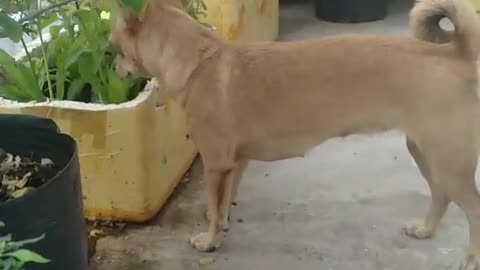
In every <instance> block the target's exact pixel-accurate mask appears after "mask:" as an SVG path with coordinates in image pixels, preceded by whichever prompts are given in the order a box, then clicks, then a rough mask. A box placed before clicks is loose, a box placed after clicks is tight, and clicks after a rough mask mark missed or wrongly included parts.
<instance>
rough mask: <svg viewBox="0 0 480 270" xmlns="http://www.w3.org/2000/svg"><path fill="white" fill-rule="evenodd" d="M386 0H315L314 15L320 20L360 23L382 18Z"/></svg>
mask: <svg viewBox="0 0 480 270" xmlns="http://www.w3.org/2000/svg"><path fill="white" fill-rule="evenodd" d="M387 7H388V0H315V15H316V16H317V18H319V19H320V20H324V21H329V22H339V23H360V22H370V21H376V20H381V19H384V18H385V16H386V15H387Z"/></svg>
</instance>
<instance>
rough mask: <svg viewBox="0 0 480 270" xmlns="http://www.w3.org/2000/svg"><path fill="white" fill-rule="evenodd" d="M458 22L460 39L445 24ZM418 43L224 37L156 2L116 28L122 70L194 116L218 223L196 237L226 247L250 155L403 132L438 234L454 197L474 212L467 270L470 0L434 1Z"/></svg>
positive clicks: (473, 196) (274, 156) (284, 153)
mask: <svg viewBox="0 0 480 270" xmlns="http://www.w3.org/2000/svg"><path fill="white" fill-rule="evenodd" d="M443 17H448V18H449V19H450V20H451V21H452V22H453V23H454V25H455V28H456V30H455V32H452V33H450V32H446V31H444V30H442V29H441V28H440V27H439V25H438V22H439V20H440V19H441V18H443ZM411 20H412V29H413V32H414V34H415V36H416V38H393V37H381V36H341V37H328V38H323V39H319V40H313V41H304V42H289V43H275V42H272V43H255V44H246V45H238V44H231V43H228V42H224V41H221V40H220V39H219V38H218V37H217V36H216V35H215V34H214V33H213V32H212V31H210V30H207V29H206V28H204V27H202V26H200V25H199V24H198V23H196V22H195V21H194V20H192V19H191V18H190V17H189V16H188V15H187V14H186V13H184V12H183V11H182V3H181V2H180V1H175V0H168V1H167V0H151V1H150V4H149V6H148V8H147V10H146V12H145V14H144V16H142V17H141V18H138V17H135V16H133V15H132V14H130V13H129V12H126V11H125V10H122V12H121V13H120V16H119V17H118V19H117V21H116V23H115V27H114V30H113V33H112V43H113V44H114V45H115V47H116V49H117V50H118V53H119V55H118V56H117V71H118V72H119V73H121V74H123V75H129V74H130V75H143V76H149V77H156V78H158V79H159V80H160V81H161V83H162V86H164V87H165V88H166V89H167V90H168V91H169V93H170V94H171V95H172V96H174V97H176V98H177V99H178V100H179V101H180V102H181V103H182V104H183V106H184V107H185V110H186V112H187V113H188V115H189V121H190V122H189V123H190V127H191V132H192V133H191V137H192V139H193V140H194V142H195V144H196V145H197V147H198V149H199V151H200V153H201V156H202V158H203V162H204V165H205V179H206V183H207V186H208V191H209V204H208V209H209V213H210V215H209V216H210V226H209V229H208V231H207V232H205V233H201V234H198V235H197V236H195V237H193V238H192V239H191V244H192V245H193V247H195V248H196V249H198V250H201V251H211V250H214V249H216V248H217V247H219V246H220V243H221V242H222V239H223V237H224V233H223V231H224V230H225V229H226V228H227V222H228V215H229V210H230V205H231V201H232V197H234V196H235V192H236V186H237V185H238V182H239V178H240V176H241V173H242V170H243V168H244V167H245V164H246V162H247V160H264V161H274V160H279V159H285V158H292V157H297V156H303V155H304V153H305V152H306V151H307V150H309V149H310V148H312V147H314V146H316V145H318V144H320V143H322V142H323V141H325V140H327V139H329V138H332V137H336V136H346V135H349V134H352V133H370V132H379V131H383V130H387V129H399V130H401V131H403V132H404V133H405V134H406V135H407V140H406V141H407V147H408V150H409V151H410V153H411V154H412V156H413V157H414V159H415V160H416V162H417V164H418V166H419V168H420V170H421V172H422V174H423V176H424V177H425V178H426V180H427V181H428V184H429V185H430V188H431V192H432V204H431V206H430V209H429V211H428V213H427V215H426V217H425V219H424V220H422V221H420V222H413V223H408V224H407V225H406V226H405V231H406V233H407V234H408V235H409V236H412V237H415V238H427V237H430V236H431V235H432V234H433V232H434V231H435V229H436V227H437V225H438V223H439V221H440V219H441V218H442V216H443V215H444V214H445V212H446V210H447V207H448V205H449V203H450V202H451V201H453V202H454V203H456V204H458V205H459V206H460V207H461V208H462V209H463V211H464V212H465V214H466V217H467V219H468V222H469V226H470V246H469V250H468V256H467V259H466V262H465V264H464V266H463V269H464V270H474V269H477V270H480V196H479V194H478V192H477V188H476V185H475V175H474V173H475V169H476V165H477V148H476V147H477V145H476V138H477V134H476V122H477V120H478V119H479V118H478V117H479V114H478V108H479V107H478V105H479V102H478V101H479V99H478V98H479V97H478V94H477V87H478V73H477V63H476V61H477V55H478V52H479V50H480V39H479V38H480V25H479V22H478V21H477V17H476V14H475V11H474V9H473V8H472V7H471V6H470V5H469V4H468V3H467V2H466V1H465V0H424V1H421V2H419V3H418V4H417V5H416V7H415V8H414V9H413V10H412V12H411Z"/></svg>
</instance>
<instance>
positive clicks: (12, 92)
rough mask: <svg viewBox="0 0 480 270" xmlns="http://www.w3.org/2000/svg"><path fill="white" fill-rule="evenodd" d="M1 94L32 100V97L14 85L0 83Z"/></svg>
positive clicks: (15, 98)
mask: <svg viewBox="0 0 480 270" xmlns="http://www.w3.org/2000/svg"><path fill="white" fill-rule="evenodd" d="M0 96H1V97H3V98H6V99H10V100H15V101H31V100H32V99H31V98H30V97H29V96H27V95H26V94H25V93H23V92H22V90H20V88H18V87H16V86H14V85H0Z"/></svg>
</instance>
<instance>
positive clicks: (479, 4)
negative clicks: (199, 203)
mask: <svg viewBox="0 0 480 270" xmlns="http://www.w3.org/2000/svg"><path fill="white" fill-rule="evenodd" d="M470 1H472V4H473V5H474V6H475V8H476V9H477V11H480V0H470Z"/></svg>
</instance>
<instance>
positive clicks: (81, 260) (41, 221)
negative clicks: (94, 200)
mask: <svg viewBox="0 0 480 270" xmlns="http://www.w3.org/2000/svg"><path fill="white" fill-rule="evenodd" d="M0 131H1V132H0V147H1V148H3V149H4V150H6V151H7V152H10V153H12V154H18V155H22V156H31V155H32V154H33V155H34V157H39V158H43V157H46V158H49V159H51V160H52V161H53V162H54V163H55V164H57V165H59V167H60V168H62V169H61V171H60V172H59V173H58V174H57V176H55V177H53V178H52V179H50V180H49V181H48V182H47V183H45V184H44V185H43V186H41V187H39V188H38V189H37V190H35V191H33V192H32V193H29V194H26V195H25V196H23V197H20V198H18V199H14V200H11V201H8V202H4V203H0V221H2V222H4V223H5V224H6V227H5V228H3V229H1V231H0V235H4V234H6V233H10V234H12V236H13V238H14V240H15V241H19V240H24V239H31V238H35V237H38V236H41V235H42V234H45V238H44V239H43V240H41V241H40V242H37V243H35V244H31V245H28V246H26V248H28V249H30V250H32V251H35V252H37V253H39V254H40V255H42V256H43V257H45V258H47V259H49V260H50V263H47V264H27V265H26V269H28V270H87V269H88V259H87V241H86V240H87V238H86V227H85V220H84V217H83V202H82V189H81V182H80V169H79V161H78V154H77V146H76V142H75V140H74V139H73V138H71V137H70V136H68V135H65V134H61V133H59V132H58V127H57V125H56V124H55V122H53V121H52V120H50V119H44V118H37V117H32V116H24V115H0Z"/></svg>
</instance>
